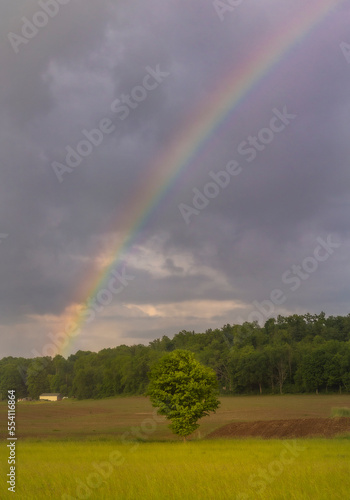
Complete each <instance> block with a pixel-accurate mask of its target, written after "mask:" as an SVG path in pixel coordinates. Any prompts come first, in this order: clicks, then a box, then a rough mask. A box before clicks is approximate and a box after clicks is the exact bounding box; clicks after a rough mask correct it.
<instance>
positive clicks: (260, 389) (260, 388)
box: [259, 382, 262, 394]
mask: <svg viewBox="0 0 350 500" xmlns="http://www.w3.org/2000/svg"><path fill="white" fill-rule="evenodd" d="M259 391H260V394H262V387H261V383H260V382H259Z"/></svg>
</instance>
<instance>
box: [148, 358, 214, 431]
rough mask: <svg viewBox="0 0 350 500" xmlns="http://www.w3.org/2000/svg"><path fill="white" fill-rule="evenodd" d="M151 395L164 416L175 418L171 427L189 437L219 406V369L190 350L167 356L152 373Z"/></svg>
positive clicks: (150, 374) (149, 393) (154, 404)
mask: <svg viewBox="0 0 350 500" xmlns="http://www.w3.org/2000/svg"><path fill="white" fill-rule="evenodd" d="M149 378H150V385H149V387H148V395H149V396H150V399H151V402H152V404H153V406H155V407H157V408H158V413H159V414H160V415H165V417H166V418H167V419H169V420H171V424H170V425H169V427H170V429H171V430H172V431H173V432H174V433H175V434H179V435H180V436H183V438H184V440H186V436H188V435H189V434H191V433H192V432H193V431H195V430H196V429H198V427H199V424H197V421H198V420H199V419H200V418H202V417H205V416H207V415H209V412H211V411H214V412H215V410H216V409H217V408H218V406H219V404H220V403H219V401H218V399H217V397H216V396H217V393H218V390H217V388H218V384H217V379H216V375H215V372H214V371H213V370H212V369H211V368H207V367H206V366H203V365H202V364H201V363H199V362H198V361H197V360H196V359H195V357H194V355H193V354H192V353H191V352H189V351H184V350H181V349H178V350H175V351H173V352H171V353H169V354H166V355H165V356H163V357H162V358H161V359H160V360H159V361H158V362H157V363H156V364H155V365H154V366H153V368H152V369H151V371H150V373H149Z"/></svg>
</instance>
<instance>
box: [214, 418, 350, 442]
mask: <svg viewBox="0 0 350 500" xmlns="http://www.w3.org/2000/svg"><path fill="white" fill-rule="evenodd" d="M347 433H350V418H345V417H342V418H299V419H291V420H288V419H284V420H268V421H266V420H258V421H256V422H234V423H231V424H227V425H224V426H223V427H221V428H220V429H216V430H215V431H214V432H211V433H210V434H209V435H208V436H207V438H209V439H210V438H212V439H214V438H215V439H217V438H236V437H261V438H266V439H271V438H278V439H280V438H304V437H321V436H322V437H327V438H328V437H334V436H337V435H342V434H347Z"/></svg>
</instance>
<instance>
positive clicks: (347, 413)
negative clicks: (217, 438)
mask: <svg viewBox="0 0 350 500" xmlns="http://www.w3.org/2000/svg"><path fill="white" fill-rule="evenodd" d="M331 416H332V417H350V407H348V408H332V413H331Z"/></svg>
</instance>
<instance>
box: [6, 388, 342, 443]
mask: <svg viewBox="0 0 350 500" xmlns="http://www.w3.org/2000/svg"><path fill="white" fill-rule="evenodd" d="M220 400H221V406H220V408H219V409H218V411H217V412H216V413H215V414H212V415H211V416H210V417H205V418H203V419H202V420H201V427H200V429H199V432H200V435H201V436H202V437H203V436H205V435H206V434H208V433H209V432H211V431H213V430H214V429H217V428H218V427H221V426H223V425H225V424H227V423H229V422H232V421H253V420H278V419H285V418H308V417H310V418H312V417H330V415H331V410H332V408H334V407H339V408H342V407H346V406H348V407H349V406H350V396H349V395H316V394H315V395H284V396H235V397H221V398H220ZM16 406H17V410H16V411H17V417H16V425H17V435H18V436H19V437H20V438H22V439H23V438H28V437H31V438H40V439H47V438H49V439H56V438H57V439H67V438H68V439H69V438H72V439H75V440H76V439H96V438H101V437H104V438H109V437H111V438H115V437H118V436H119V437H120V436H121V435H122V434H123V433H124V432H127V431H128V430H129V429H130V427H140V426H141V425H142V424H143V423H144V422H145V421H146V425H147V422H148V421H149V419H152V418H153V417H152V414H153V410H154V409H153V407H152V405H151V404H150V402H149V399H148V398H145V397H142V396H139V397H136V396H133V397H121V398H111V399H103V400H84V401H77V400H68V399H67V400H63V401H59V402H34V403H31V402H28V403H25V402H21V403H18V404H17V405H16ZM6 412H7V406H6V403H5V402H2V403H1V404H0V435H2V436H4V435H6V433H7V431H6V426H7V423H6V421H7V419H6ZM197 435H198V432H196V433H195V436H197ZM151 438H152V439H156V440H169V439H175V440H176V437H174V435H173V434H172V433H171V432H170V430H169V429H168V423H167V422H166V421H165V419H163V418H159V417H157V426H156V429H154V430H153V432H152V436H149V439H151Z"/></svg>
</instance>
